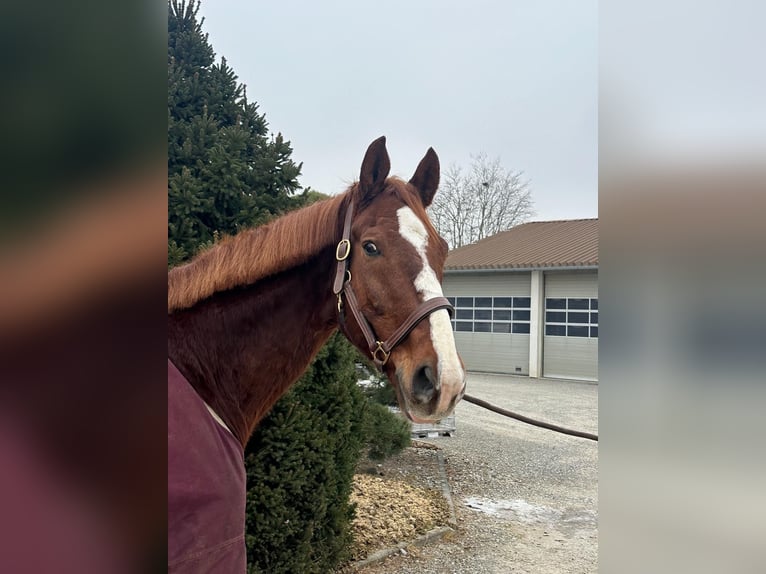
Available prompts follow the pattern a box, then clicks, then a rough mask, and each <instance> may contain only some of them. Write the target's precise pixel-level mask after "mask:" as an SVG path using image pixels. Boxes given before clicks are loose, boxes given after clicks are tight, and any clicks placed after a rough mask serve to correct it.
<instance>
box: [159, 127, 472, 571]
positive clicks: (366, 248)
mask: <svg viewBox="0 0 766 574" xmlns="http://www.w3.org/2000/svg"><path fill="white" fill-rule="evenodd" d="M390 167H391V165H390V159H389V156H388V152H387V150H386V139H385V136H383V137H380V138H378V139H376V140H375V141H373V142H372V143H371V144H370V145H369V147H368V149H367V151H366V153H365V155H364V158H363V160H362V165H361V170H360V174H359V179H358V181H356V182H354V183H353V184H352V185H351V186H350V187H349V188H348V189H347V190H346V192H345V193H343V194H341V195H337V196H334V197H331V198H328V199H326V200H323V201H319V202H316V203H314V204H311V205H309V206H307V207H304V208H303V209H300V210H297V211H294V212H291V213H288V214H287V215H284V216H282V217H280V218H278V219H276V220H274V221H272V222H271V223H269V224H267V225H264V226H261V227H257V228H254V229H249V230H246V231H243V232H240V233H238V234H237V235H235V236H233V237H228V238H225V239H224V240H221V241H220V242H218V243H217V244H215V245H214V246H213V247H211V248H209V249H208V250H206V251H204V252H202V253H200V254H199V255H198V256H196V257H195V258H194V259H192V260H191V261H190V262H189V263H186V264H184V265H181V266H179V267H176V268H174V269H171V270H170V271H169V272H168V534H169V536H168V570H169V571H170V572H199V571H211V570H215V571H226V572H234V571H240V572H244V570H245V567H246V565H245V546H244V522H245V471H244V462H243V449H244V445H245V444H246V443H247V440H248V438H249V437H250V435H251V434H252V433H253V431H254V429H255V428H256V426H257V425H258V422H259V421H260V420H261V419H262V418H263V417H264V416H265V415H266V414H267V413H268V411H269V410H270V409H271V407H272V406H273V405H274V403H275V402H276V401H277V400H278V399H279V398H280V397H281V396H282V395H283V394H284V393H285V392H286V391H287V390H288V389H289V388H290V386H291V385H292V384H293V383H294V382H295V381H296V380H297V379H298V378H299V377H300V375H301V374H302V373H303V372H304V371H305V369H306V368H307V367H308V365H309V364H310V362H311V360H312V359H313V357H314V356H315V355H316V354H317V353H318V351H319V350H320V348H321V347H322V345H323V344H324V343H325V342H326V341H327V340H328V338H329V337H330V336H331V335H332V333H333V332H335V331H336V330H338V329H340V331H341V332H342V333H343V334H344V335H345V336H346V338H347V339H348V340H349V341H350V342H351V343H352V344H353V345H354V346H355V347H357V348H358V349H359V350H361V351H362V352H363V353H369V356H370V358H371V359H372V361H373V362H374V363H375V365H376V366H377V367H378V368H379V369H380V370H381V371H383V372H384V373H385V374H386V375H387V377H388V380H389V381H390V382H391V384H392V385H393V387H394V389H395V392H396V396H397V400H398V403H399V407H400V410H401V412H402V413H404V415H405V416H406V417H407V418H409V419H410V420H411V421H413V422H418V423H422V422H428V421H435V420H439V419H441V418H443V417H445V416H447V415H449V414H450V413H451V412H452V411H453V410H454V408H455V405H456V404H457V403H458V401H459V400H460V399H461V398H462V397H463V395H464V393H465V378H466V377H465V367H464V364H463V361H462V359H461V358H460V356H459V354H458V352H457V350H456V347H455V340H454V336H453V332H452V325H451V323H450V313H451V311H452V308H451V305H450V303H449V301H447V299H445V298H444V296H443V293H442V289H441V281H442V278H443V267H444V262H445V259H446V256H447V251H448V246H447V243H446V242H445V241H444V240H443V239H442V238H441V237H440V236H439V234H438V233H437V231H436V229H435V228H434V226H433V225H432V223H431V222H430V220H429V218H428V215H427V213H426V208H427V207H428V206H429V205H430V204H431V201H432V200H433V197H434V195H435V193H436V190H437V188H438V185H439V169H440V168H439V158H438V156H437V154H436V152H435V151H434V150H433V148H429V149H428V151H427V152H426V154H425V156H424V157H423V158H422V159H421V161H420V163H419V164H418V166H417V168H416V170H415V173H414V175H413V176H412V178H411V179H410V180H409V181H404V180H403V179H400V178H398V177H394V176H389V172H390Z"/></svg>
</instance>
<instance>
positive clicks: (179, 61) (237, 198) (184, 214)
mask: <svg viewBox="0 0 766 574" xmlns="http://www.w3.org/2000/svg"><path fill="white" fill-rule="evenodd" d="M198 12H199V2H198V1H197V0H189V1H188V2H185V1H184V0H170V1H169V2H168V260H169V264H170V265H171V266H172V265H174V264H177V263H180V262H182V261H184V260H185V259H188V258H189V257H191V256H192V255H194V254H195V253H196V252H197V251H198V250H199V248H200V247H201V246H205V245H208V244H209V243H211V242H212V241H213V240H214V239H215V237H216V234H224V233H225V234H231V235H233V234H236V233H237V232H238V231H239V230H240V229H243V228H246V227H251V226H253V225H258V224H260V223H264V222H265V221H267V220H269V219H270V218H271V217H273V216H275V215H279V214H281V213H284V212H285V211H287V210H289V209H292V208H294V207H296V206H298V205H301V204H302V200H303V196H300V195H299V196H295V195H294V194H295V192H296V191H297V190H298V189H299V187H300V185H299V184H298V176H299V175H300V170H301V165H300V164H298V165H296V164H295V163H294V162H293V160H292V159H291V158H290V155H291V154H292V148H291V146H290V142H287V141H285V140H284V139H283V138H282V135H281V134H277V135H276V136H274V137H270V136H269V131H268V124H267V122H266V118H265V116H264V115H263V114H261V113H259V111H258V104H256V103H254V102H249V101H248V99H247V94H246V92H245V86H244V85H243V84H240V83H239V82H238V80H237V76H236V74H235V73H234V70H232V68H231V67H230V66H229V65H228V64H227V63H226V59H225V58H221V61H220V62H219V63H216V62H215V53H214V52H213V48H212V46H211V45H210V43H209V41H208V35H207V34H205V33H203V31H202V24H203V22H202V20H200V19H198V18H197V14H198Z"/></svg>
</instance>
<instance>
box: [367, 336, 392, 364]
mask: <svg viewBox="0 0 766 574" xmlns="http://www.w3.org/2000/svg"><path fill="white" fill-rule="evenodd" d="M375 342H376V343H377V344H378V346H377V347H376V348H375V350H374V351H372V360H373V361H375V362H376V363H380V366H381V367H382V366H383V365H385V364H386V363H387V362H388V357H390V356H391V351H386V350H385V349H384V348H383V342H382V341H375ZM378 353H380V354H381V355H382V356H383V358H382V359H381V358H379V357H378Z"/></svg>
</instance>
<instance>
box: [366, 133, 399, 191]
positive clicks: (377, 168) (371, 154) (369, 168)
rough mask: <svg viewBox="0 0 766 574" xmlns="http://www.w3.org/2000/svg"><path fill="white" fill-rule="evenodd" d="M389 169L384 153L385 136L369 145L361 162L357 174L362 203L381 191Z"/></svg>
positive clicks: (389, 163) (388, 161) (389, 164)
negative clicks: (360, 167)
mask: <svg viewBox="0 0 766 574" xmlns="http://www.w3.org/2000/svg"><path fill="white" fill-rule="evenodd" d="M390 169H391V160H390V159H388V152H387V151H386V136H381V137H379V138H378V139H376V140H375V141H374V142H372V143H371V144H370V147H368V148H367V153H365V154H364V159H363V160H362V171H361V172H360V174H359V192H360V194H361V199H362V201H365V202H366V201H370V200H371V199H372V198H374V197H375V196H376V195H377V194H378V193H380V192H381V191H383V184H384V182H385V181H386V178H387V177H388V172H389V171H390Z"/></svg>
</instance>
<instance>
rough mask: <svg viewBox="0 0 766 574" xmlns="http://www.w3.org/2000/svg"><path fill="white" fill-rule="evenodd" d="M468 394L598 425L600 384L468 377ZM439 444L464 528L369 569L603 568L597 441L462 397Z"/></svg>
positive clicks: (584, 425)
mask: <svg viewBox="0 0 766 574" xmlns="http://www.w3.org/2000/svg"><path fill="white" fill-rule="evenodd" d="M468 393H469V394H471V395H473V396H475V397H478V398H482V399H485V400H487V401H489V402H491V403H494V404H496V405H498V406H501V407H504V408H507V409H509V410H513V411H516V412H519V413H521V414H525V415H528V416H532V417H535V418H540V419H542V420H547V421H550V422H554V423H558V424H560V425H563V426H567V427H570V428H575V429H578V430H585V431H588V432H598V427H597V425H598V386H597V385H595V384H589V383H578V382H571V381H552V380H544V379H543V380H541V379H529V378H526V377H511V376H494V375H481V374H474V373H471V374H469V377H468ZM456 425H457V433H456V436H453V437H441V438H435V439H430V441H429V442H431V443H432V444H435V445H438V446H439V447H441V449H442V452H443V453H444V457H445V459H446V470H447V474H448V477H449V481H450V486H451V487H452V494H453V499H454V502H455V507H456V511H457V518H458V532H457V533H455V534H454V535H450V536H448V537H447V538H445V539H444V540H443V541H441V542H439V543H434V544H432V545H429V546H426V547H423V548H411V549H410V550H409V551H408V552H407V554H406V555H398V556H395V557H392V558H389V559H387V560H386V561H385V562H383V563H380V564H377V565H374V566H369V567H366V568H364V569H363V570H362V572H364V574H383V573H402V574H404V573H412V574H416V573H417V574H437V573H438V574H443V573H450V574H451V573H460V574H463V573H466V574H489V573H501V572H502V573H507V572H526V573H530V574H532V573H534V574H554V573H563V572H567V573H570V572H571V573H578V574H579V573H586V572H596V571H597V564H598V562H597V558H598V524H597V522H598V445H597V443H595V442H593V441H590V440H585V439H581V438H575V437H569V436H565V435H560V434H557V433H553V432H551V431H548V430H544V429H539V428H535V427H531V426H528V425H525V424H522V423H519V422H517V421H514V420H512V419H508V418H505V417H502V416H500V415H497V414H495V413H492V412H490V411H487V410H485V409H482V408H480V407H477V406H475V405H472V404H469V403H466V402H461V403H460V405H458V407H457V409H456Z"/></svg>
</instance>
